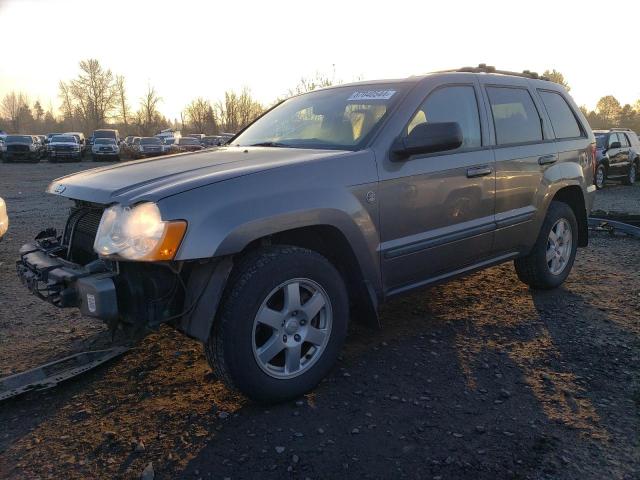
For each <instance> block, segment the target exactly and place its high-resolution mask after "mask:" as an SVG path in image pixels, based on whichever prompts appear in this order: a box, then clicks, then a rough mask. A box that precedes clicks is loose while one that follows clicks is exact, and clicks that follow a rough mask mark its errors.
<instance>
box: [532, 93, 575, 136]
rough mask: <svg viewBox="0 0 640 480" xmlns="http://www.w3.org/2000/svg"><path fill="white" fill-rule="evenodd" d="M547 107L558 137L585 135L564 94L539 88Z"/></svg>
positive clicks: (554, 131)
mask: <svg viewBox="0 0 640 480" xmlns="http://www.w3.org/2000/svg"><path fill="white" fill-rule="evenodd" d="M538 93H540V98H542V103H544V108H546V110H547V113H548V114H549V119H550V120H551V126H552V127H553V133H555V135H556V138H558V139H562V138H576V137H581V136H583V132H582V129H581V128H580V125H579V124H578V121H577V120H576V116H575V114H574V113H573V110H572V109H571V107H570V106H569V104H568V103H567V101H566V100H565V99H564V97H563V96H562V95H560V94H559V93H557V92H550V91H546V90H538Z"/></svg>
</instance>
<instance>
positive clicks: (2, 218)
mask: <svg viewBox="0 0 640 480" xmlns="http://www.w3.org/2000/svg"><path fill="white" fill-rule="evenodd" d="M8 229H9V216H8V215H7V206H6V204H5V203H4V200H3V199H2V198H0V238H2V236H3V235H4V234H5V233H7V230H8Z"/></svg>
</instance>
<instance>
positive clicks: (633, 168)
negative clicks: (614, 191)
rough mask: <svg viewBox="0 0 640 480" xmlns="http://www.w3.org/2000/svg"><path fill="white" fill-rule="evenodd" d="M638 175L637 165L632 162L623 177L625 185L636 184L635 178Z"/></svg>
mask: <svg viewBox="0 0 640 480" xmlns="http://www.w3.org/2000/svg"><path fill="white" fill-rule="evenodd" d="M637 175H638V165H637V163H636V162H633V163H632V164H631V165H629V169H628V170H627V175H626V176H625V177H624V184H625V185H633V184H634V183H636V177H637Z"/></svg>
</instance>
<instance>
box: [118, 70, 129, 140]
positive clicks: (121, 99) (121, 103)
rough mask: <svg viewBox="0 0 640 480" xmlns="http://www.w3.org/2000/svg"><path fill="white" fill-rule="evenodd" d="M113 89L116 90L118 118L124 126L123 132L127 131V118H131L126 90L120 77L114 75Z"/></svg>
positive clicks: (122, 78)
mask: <svg viewBox="0 0 640 480" xmlns="http://www.w3.org/2000/svg"><path fill="white" fill-rule="evenodd" d="M114 87H115V90H116V103H117V110H118V117H119V119H120V121H121V122H122V123H123V124H124V127H125V130H127V129H128V127H129V117H130V116H131V107H129V103H128V100H127V88H126V85H125V81H124V77H123V76H122V75H116V78H115V83H114Z"/></svg>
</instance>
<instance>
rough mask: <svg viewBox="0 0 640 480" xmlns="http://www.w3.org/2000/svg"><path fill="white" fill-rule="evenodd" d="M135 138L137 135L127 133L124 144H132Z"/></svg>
mask: <svg viewBox="0 0 640 480" xmlns="http://www.w3.org/2000/svg"><path fill="white" fill-rule="evenodd" d="M134 138H136V137H135V135H127V136H126V137H124V145H125V146H130V145H131V142H133V139H134Z"/></svg>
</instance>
